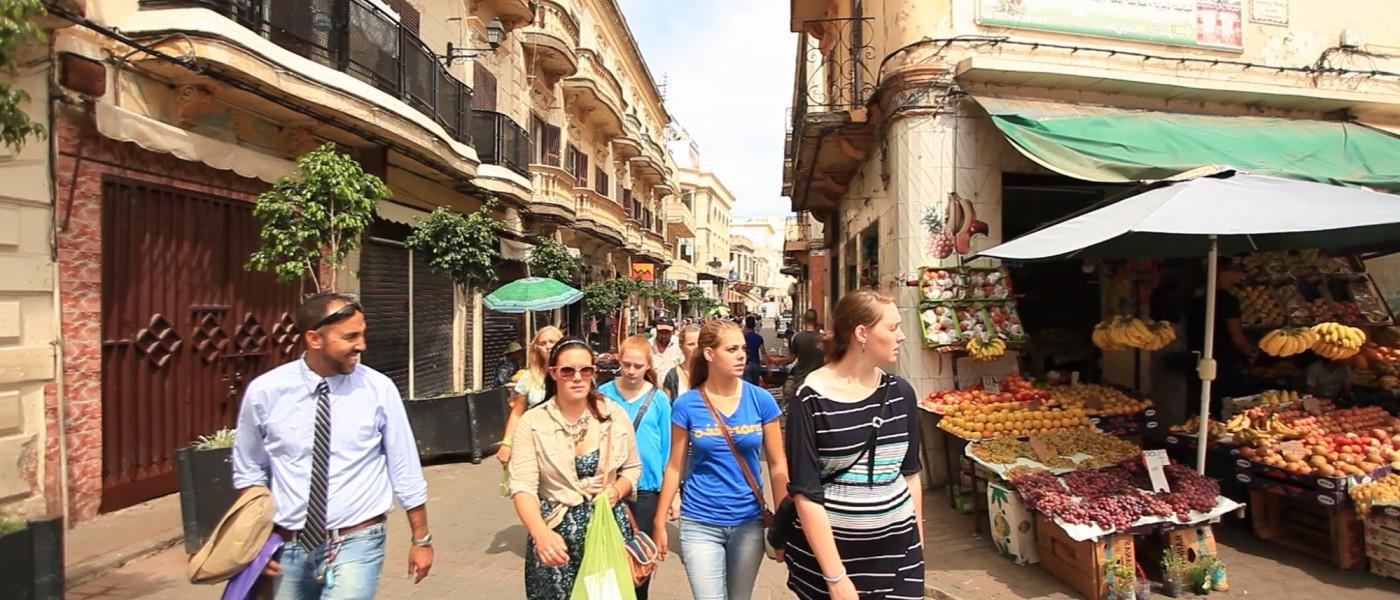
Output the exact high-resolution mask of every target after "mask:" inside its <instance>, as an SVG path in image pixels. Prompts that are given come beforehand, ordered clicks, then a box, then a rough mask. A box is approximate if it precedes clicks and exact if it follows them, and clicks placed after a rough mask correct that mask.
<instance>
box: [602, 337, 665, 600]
mask: <svg viewBox="0 0 1400 600" xmlns="http://www.w3.org/2000/svg"><path fill="white" fill-rule="evenodd" d="M651 356H652V353H651V345H650V344H649V343H648V342H647V339H646V338H645V337H642V336H640V335H637V336H632V337H629V338H627V339H626V340H623V342H622V346H621V350H620V351H619V352H618V363H619V365H618V366H619V367H620V369H619V372H618V377H617V378H616V379H614V380H612V381H609V382H608V383H605V384H603V385H602V387H600V388H598V391H599V392H600V393H602V394H603V395H604V396H607V397H608V399H610V400H612V401H613V402H616V403H618V404H619V405H621V406H622V407H623V408H624V409H626V410H627V416H628V418H630V419H632V427H633V428H634V429H636V431H637V438H636V439H637V453H638V454H639V455H641V457H642V475H641V479H640V480H639V481H638V482H637V500H636V501H635V502H633V503H631V508H632V514H633V516H634V517H636V519H637V525H638V526H639V527H640V528H641V529H642V530H643V531H646V532H647V534H648V535H654V532H653V531H652V525H653V523H652V522H653V521H654V520H655V518H656V511H657V506H656V502H657V497H658V495H659V494H660V492H661V473H662V471H663V470H664V469H665V468H666V461H667V460H669V459H670V456H671V400H670V398H668V397H667V396H666V392H663V391H661V389H660V388H659V387H658V386H657V377H656V370H655V369H653V368H652V364H651ZM679 505H680V500H679V497H678V498H677V500H676V501H675V502H674V503H673V508H671V509H670V510H671V513H670V516H671V517H672V518H675V516H676V515H677V514H678V513H679ZM650 584H651V581H650V580H648V581H646V582H644V583H642V585H640V586H638V587H637V600H646V598H647V588H648V586H649V585H650Z"/></svg>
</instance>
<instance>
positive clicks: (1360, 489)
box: [1348, 473, 1400, 516]
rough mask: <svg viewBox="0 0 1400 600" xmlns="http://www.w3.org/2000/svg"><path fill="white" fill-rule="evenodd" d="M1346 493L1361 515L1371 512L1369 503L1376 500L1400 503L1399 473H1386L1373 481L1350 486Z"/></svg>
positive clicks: (1374, 502) (1376, 501)
mask: <svg viewBox="0 0 1400 600" xmlns="http://www.w3.org/2000/svg"><path fill="white" fill-rule="evenodd" d="M1348 493H1349V494H1351V501H1352V502H1355V503H1356V512H1358V513H1360V514H1361V515H1362V516H1365V515H1369V514H1371V505H1373V504H1376V503H1378V502H1379V503H1385V504H1400V474H1396V473H1388V474H1386V476H1385V477H1381V478H1380V479H1377V480H1375V481H1368V482H1366V483H1363V484H1360V485H1356V486H1352V488H1351V489H1350V490H1348Z"/></svg>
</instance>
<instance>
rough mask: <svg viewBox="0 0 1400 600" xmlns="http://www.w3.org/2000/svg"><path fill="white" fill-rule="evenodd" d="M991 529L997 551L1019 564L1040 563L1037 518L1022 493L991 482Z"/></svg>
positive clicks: (989, 512) (988, 513) (989, 511)
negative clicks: (1036, 539) (1037, 546)
mask: <svg viewBox="0 0 1400 600" xmlns="http://www.w3.org/2000/svg"><path fill="white" fill-rule="evenodd" d="M987 519H988V522H989V527H988V528H987V530H988V531H990V532H992V533H991V535H992V542H993V543H994V544H996V547H997V552H999V553H1000V554H1001V556H1002V558H1005V559H1007V560H1009V561H1011V562H1014V563H1016V564H1018V565H1021V566H1025V565H1028V564H1031V563H1037V562H1040V553H1039V552H1037V551H1036V546H1035V521H1034V520H1032V519H1031V514H1030V511H1028V510H1026V504H1025V502H1024V501H1022V500H1021V494H1020V493H1019V492H1017V491H1016V490H1014V489H1012V488H1011V487H1010V486H1003V485H1000V484H997V483H988V484H987Z"/></svg>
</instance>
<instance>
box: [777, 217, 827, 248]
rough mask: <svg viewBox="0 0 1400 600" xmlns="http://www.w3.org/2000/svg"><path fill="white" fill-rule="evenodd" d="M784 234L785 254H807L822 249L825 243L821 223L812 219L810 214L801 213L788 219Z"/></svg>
mask: <svg viewBox="0 0 1400 600" xmlns="http://www.w3.org/2000/svg"><path fill="white" fill-rule="evenodd" d="M786 225H787V227H786V231H785V232H784V236H783V238H784V243H783V251H784V252H806V251H808V250H812V249H814V248H820V247H822V244H823V243H825V239H824V231H823V229H822V223H821V221H818V220H816V219H814V218H812V214H811V213H809V212H805V211H804V212H800V213H797V214H796V215H794V216H791V217H788V218H787V223H786Z"/></svg>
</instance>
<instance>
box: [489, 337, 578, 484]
mask: <svg viewBox="0 0 1400 600" xmlns="http://www.w3.org/2000/svg"><path fill="white" fill-rule="evenodd" d="M562 337H564V334H563V333H562V332H560V331H559V328H558V327H555V326H553V325H550V326H548V327H541V328H540V330H539V331H536V332H535V339H534V341H532V342H530V353H529V355H528V357H527V358H526V359H525V372H524V373H522V374H521V375H520V377H519V378H518V379H516V381H515V387H514V388H513V389H512V390H511V394H510V405H509V406H510V415H508V416H507V417H506V431H505V433H504V434H503V435H502V436H501V447H500V448H499V449H497V450H496V459H497V460H499V461H501V464H502V465H505V464H508V463H510V447H511V444H512V443H513V442H512V441H511V440H512V439H514V437H515V423H516V421H518V420H519V419H520V415H522V414H525V411H526V410H528V409H531V408H534V407H536V406H539V405H540V404H541V403H543V402H544V400H545V389H544V388H545V382H546V381H548V380H549V375H548V374H547V373H545V365H547V364H548V363H549V352H550V351H551V350H553V349H554V345H555V344H557V343H559V338H562Z"/></svg>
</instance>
